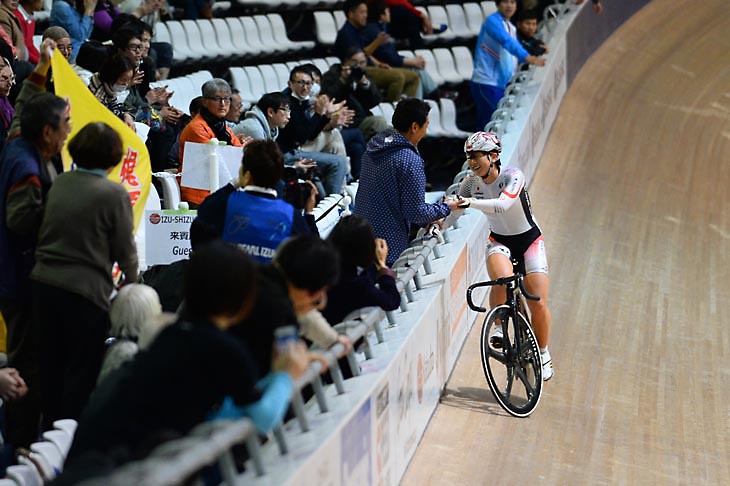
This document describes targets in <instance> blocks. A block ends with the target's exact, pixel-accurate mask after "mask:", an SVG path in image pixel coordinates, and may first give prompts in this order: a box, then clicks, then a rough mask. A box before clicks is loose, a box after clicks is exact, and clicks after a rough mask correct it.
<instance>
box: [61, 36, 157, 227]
mask: <svg viewBox="0 0 730 486" xmlns="http://www.w3.org/2000/svg"><path fill="white" fill-rule="evenodd" d="M51 67H52V69H53V81H54V85H55V89H56V95H57V96H60V97H61V98H66V99H68V101H69V103H70V105H71V126H72V128H71V133H70V134H69V136H68V139H67V140H66V145H65V146H64V147H63V151H62V152H61V156H62V158H63V166H64V170H69V168H70V167H71V162H72V161H71V156H70V155H69V153H68V148H67V147H68V141H69V140H71V138H73V136H74V135H76V134H77V133H78V132H79V130H81V129H82V128H83V127H84V126H86V125H87V124H89V123H94V122H104V123H106V124H107V125H109V126H110V127H112V128H113V129H114V130H116V132H117V133H118V134H119V136H120V137H121V139H122V145H123V146H124V147H126V152H125V155H124V157H123V159H122V161H121V162H120V163H119V165H117V166H116V167H115V168H114V170H113V171H112V172H111V174H109V179H110V180H113V181H115V182H120V183H123V184H124V187H126V189H127V191H128V192H129V199H130V200H131V201H132V208H133V210H134V229H135V231H136V230H137V226H138V225H139V222H140V221H141V220H142V216H143V214H144V205H145V202H146V201H147V196H148V195H149V192H150V184H151V182H152V168H151V165H150V154H149V152H147V146H145V144H144V142H143V141H142V139H141V138H139V137H138V136H137V134H136V133H134V131H133V130H132V129H131V128H129V127H128V126H127V125H126V124H125V123H124V122H123V121H122V120H120V119H119V118H118V117H116V116H114V114H113V113H112V112H111V111H109V109H107V107H106V106H104V105H102V104H101V103H100V102H99V100H97V99H96V97H95V96H94V95H93V94H92V93H91V91H89V88H88V87H87V86H86V85H85V84H84V82H83V81H81V78H79V77H78V75H77V74H76V72H74V70H73V68H72V67H71V65H70V64H69V63H68V61H67V60H66V58H65V57H64V56H63V54H61V53H60V52H59V50H58V49H56V51H55V52H54V53H53V57H52V58H51Z"/></svg>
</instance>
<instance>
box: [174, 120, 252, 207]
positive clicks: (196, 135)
mask: <svg viewBox="0 0 730 486" xmlns="http://www.w3.org/2000/svg"><path fill="white" fill-rule="evenodd" d="M226 130H227V131H228V133H229V134H230V135H231V143H232V144H233V145H234V146H236V147H240V146H241V145H242V144H241V141H240V140H239V139H238V137H236V135H234V134H233V131H231V129H230V127H226ZM211 138H216V136H215V133H213V130H211V128H210V127H209V126H208V124H207V123H206V122H205V120H203V117H202V116H200V115H195V117H193V119H192V120H190V123H188V125H187V126H186V127H185V129H184V130H183V131H182V133H181V134H180V172H182V171H183V162H182V161H183V152H184V151H185V142H196V143H208V142H210V139H211ZM209 194H210V191H206V190H205V189H193V188H192V187H184V186H181V187H180V197H181V198H182V200H183V201H188V202H191V203H195V204H200V203H202V202H203V199H205V198H206V197H208V195H209Z"/></svg>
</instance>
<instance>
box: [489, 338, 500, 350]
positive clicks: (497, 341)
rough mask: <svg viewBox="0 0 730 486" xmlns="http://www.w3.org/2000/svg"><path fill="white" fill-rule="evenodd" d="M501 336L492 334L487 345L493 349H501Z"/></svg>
mask: <svg viewBox="0 0 730 486" xmlns="http://www.w3.org/2000/svg"><path fill="white" fill-rule="evenodd" d="M502 344H503V343H502V336H498V335H493V336H491V337H490V338H489V345H490V346H491V347H493V348H494V349H502Z"/></svg>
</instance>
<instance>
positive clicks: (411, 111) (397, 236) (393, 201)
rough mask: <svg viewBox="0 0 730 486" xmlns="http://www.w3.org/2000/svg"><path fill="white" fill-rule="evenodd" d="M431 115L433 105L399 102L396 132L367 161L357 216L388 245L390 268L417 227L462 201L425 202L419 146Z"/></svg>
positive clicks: (380, 137) (371, 147)
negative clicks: (414, 226) (361, 217)
mask: <svg viewBox="0 0 730 486" xmlns="http://www.w3.org/2000/svg"><path fill="white" fill-rule="evenodd" d="M429 110H430V106H429V105H428V103H426V102H425V101H422V100H419V99H416V98H408V99H405V100H403V101H401V102H400V103H398V106H397V107H396V109H395V112H394V113H393V129H388V130H385V131H383V132H380V133H379V134H377V135H375V136H374V137H373V138H371V139H370V142H369V143H368V148H367V150H366V151H365V155H364V156H363V158H362V171H361V173H360V184H359V186H358V189H357V196H356V199H355V210H354V213H355V214H359V215H361V216H363V217H364V218H366V219H367V220H368V221H370V224H371V225H372V226H373V230H374V231H375V236H376V237H378V238H383V239H385V240H386V241H387V242H388V258H387V259H386V263H387V264H388V265H392V264H393V262H395V260H396V259H397V258H398V256H399V255H400V254H401V253H402V252H403V250H405V249H406V248H407V247H408V242H409V235H410V229H411V225H417V226H426V225H427V224H429V223H431V222H433V221H437V220H439V219H442V218H445V217H446V216H448V215H449V213H450V212H451V211H452V210H453V209H455V208H456V206H457V203H456V201H446V202H442V203H438V204H429V203H427V202H425V195H426V174H425V172H424V170H423V159H422V158H421V155H420V154H419V153H418V148H416V147H417V146H418V142H420V141H421V139H422V138H423V137H424V136H425V135H426V130H427V129H428V122H429V120H428V112H429Z"/></svg>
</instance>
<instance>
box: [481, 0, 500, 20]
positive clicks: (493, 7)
mask: <svg viewBox="0 0 730 486" xmlns="http://www.w3.org/2000/svg"><path fill="white" fill-rule="evenodd" d="M480 5H481V6H482V12H483V13H484V18H485V19H486V18H487V17H489V16H490V15H492V14H493V13H494V12H496V11H497V4H496V3H494V2H488V1H487V2H481V3H480Z"/></svg>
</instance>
